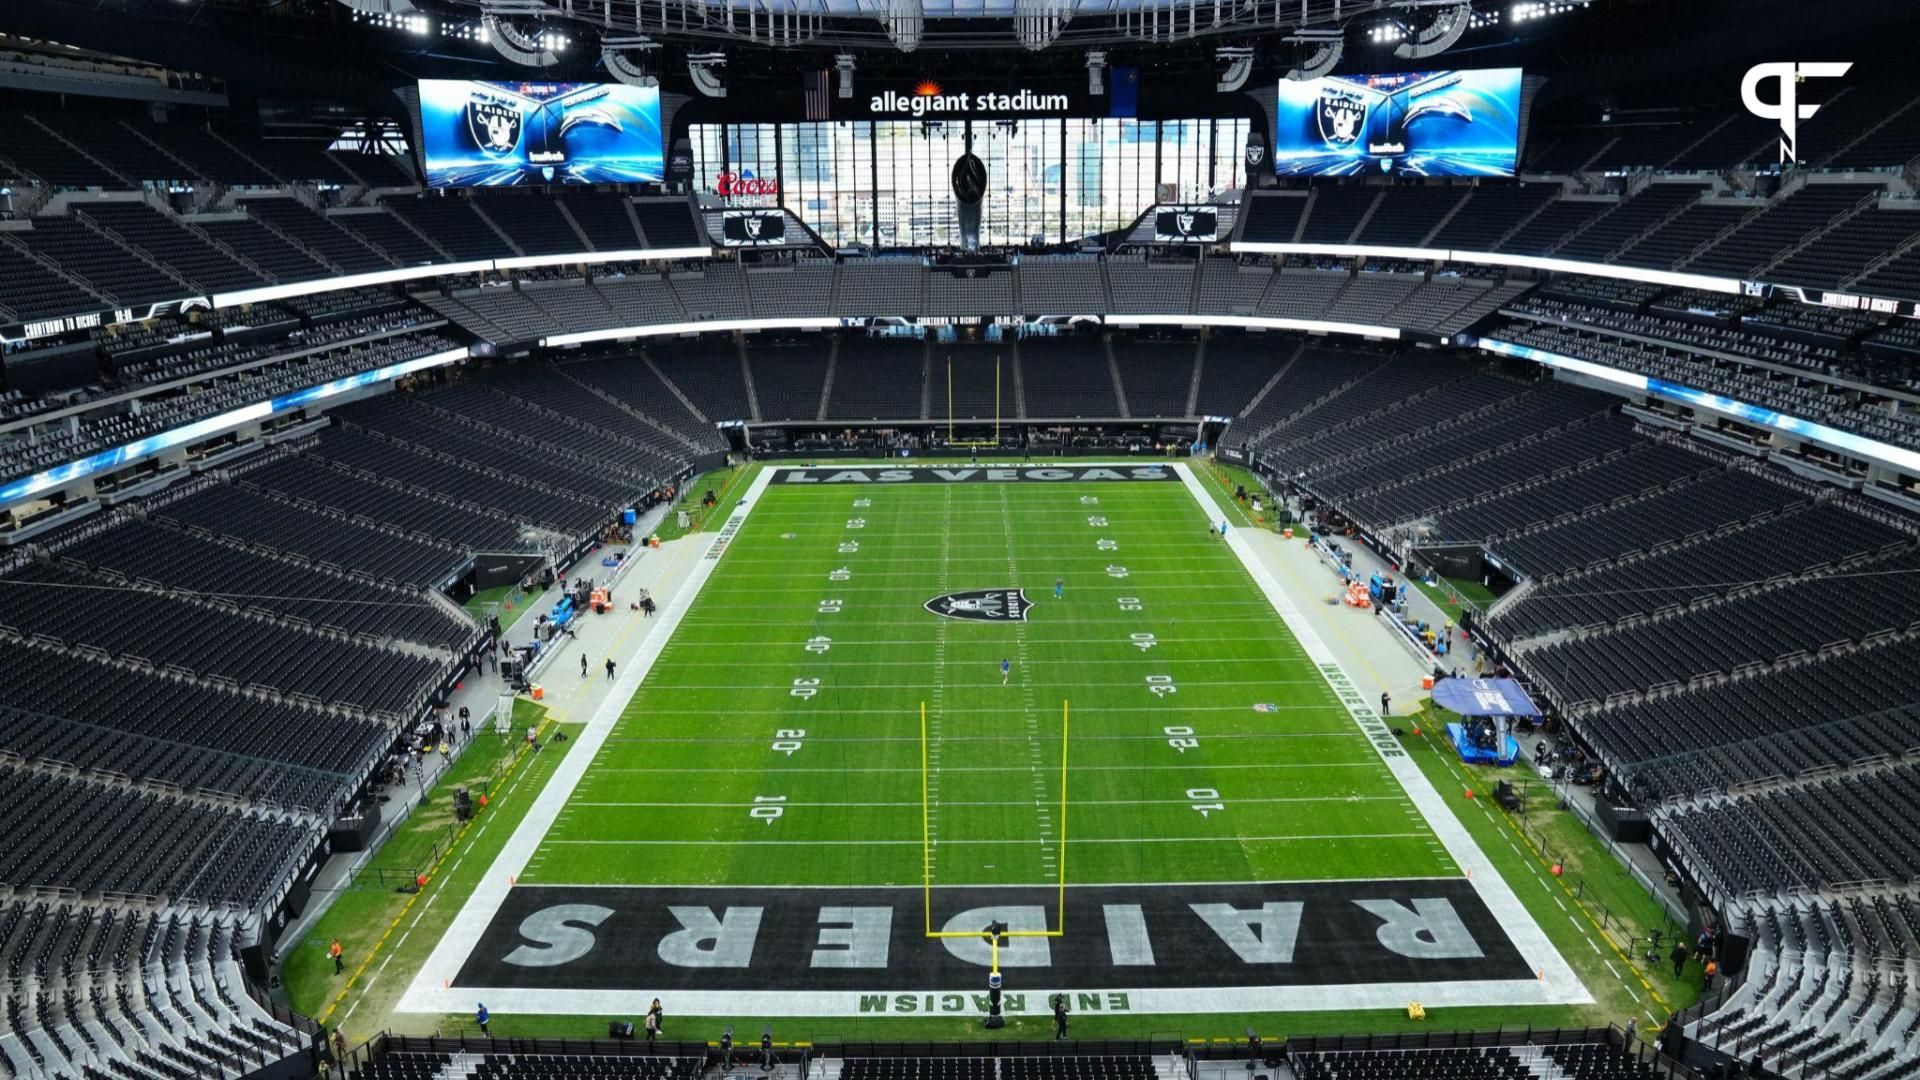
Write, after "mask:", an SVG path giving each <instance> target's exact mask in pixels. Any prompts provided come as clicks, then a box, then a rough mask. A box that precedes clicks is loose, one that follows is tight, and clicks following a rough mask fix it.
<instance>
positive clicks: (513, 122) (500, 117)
mask: <svg viewBox="0 0 1920 1080" xmlns="http://www.w3.org/2000/svg"><path fill="white" fill-rule="evenodd" d="M466 113H467V133H468V134H470V135H472V136H473V141H474V145H476V146H478V147H480V149H482V150H484V151H486V152H487V153H489V154H493V155H495V156H499V155H504V154H511V153H513V148H514V147H516V146H519V145H520V123H521V120H520V109H519V107H518V106H515V105H511V104H508V103H507V102H504V101H497V100H494V99H492V98H488V97H484V96H482V95H480V94H474V95H471V96H470V97H468V98H467V109H466Z"/></svg>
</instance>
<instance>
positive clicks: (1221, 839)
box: [547, 829, 1429, 888]
mask: <svg viewBox="0 0 1920 1080" xmlns="http://www.w3.org/2000/svg"><path fill="white" fill-rule="evenodd" d="M1427 835H1429V834H1428V833H1427V832H1426V830H1424V829H1423V830H1421V831H1419V832H1397V833H1396V832H1363V833H1296V834H1290V835H1287V836H1242V835H1239V834H1235V835H1232V836H1105V837H1091V836H1069V837H1067V843H1069V844H1241V843H1246V842H1248V841H1255V840H1258V841H1273V842H1276V843H1300V842H1303V841H1309V840H1378V839H1382V838H1386V839H1396V840H1399V839H1409V838H1417V837H1423V836H1427ZM1025 842H1026V843H1029V844H1039V845H1052V844H1054V843H1055V841H1053V840H1048V839H1034V840H1028V841H1025ZM547 843H549V844H553V845H561V844H565V845H569V846H573V847H601V846H605V847H674V846H685V847H790V846H797V847H905V846H907V845H912V846H914V847H919V846H920V838H919V837H917V836H916V837H914V838H912V839H911V840H849V839H846V838H844V837H842V838H829V839H825V840H703V839H698V838H694V839H687V840H548V841H547ZM940 843H941V844H943V845H946V846H949V847H950V846H953V845H955V844H970V845H985V846H989V847H1018V846H1019V845H1020V844H1021V843H1022V841H1019V840H999V839H993V838H988V839H982V840H951V839H949V840H942V841H940ZM1308 880H1311V879H1308ZM1047 886H1048V883H1047V882H1044V881H1042V882H1037V883H1036V887H1038V888H1046V887H1047Z"/></svg>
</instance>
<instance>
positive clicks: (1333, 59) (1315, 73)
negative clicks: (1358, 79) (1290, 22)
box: [1284, 28, 1347, 82]
mask: <svg viewBox="0 0 1920 1080" xmlns="http://www.w3.org/2000/svg"><path fill="white" fill-rule="evenodd" d="M1284 40H1285V41H1286V43H1287V44H1288V45H1292V46H1293V47H1295V48H1297V49H1299V50H1301V52H1302V53H1303V54H1304V58H1303V59H1302V60H1301V61H1300V62H1299V63H1297V64H1295V65H1294V66H1293V67H1292V68H1291V69H1289V70H1288V72H1287V78H1289V79H1292V80H1294V81H1296V82H1298V81H1302V80H1306V79H1318V78H1320V77H1321V76H1322V75H1328V74H1331V73H1332V72H1333V69H1334V68H1335V67H1337V66H1339V64H1340V58H1341V56H1343V55H1345V53H1346V51H1347V37H1346V33H1345V32H1344V31H1342V30H1339V29H1326V28H1322V29H1313V30H1298V31H1295V32H1294V33H1292V34H1289V35H1287V37H1286V38H1285V39H1284Z"/></svg>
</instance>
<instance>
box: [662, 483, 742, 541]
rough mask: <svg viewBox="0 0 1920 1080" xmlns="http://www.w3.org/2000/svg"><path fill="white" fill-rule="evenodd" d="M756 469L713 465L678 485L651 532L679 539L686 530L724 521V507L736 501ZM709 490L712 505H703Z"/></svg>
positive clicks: (730, 505)
mask: <svg viewBox="0 0 1920 1080" xmlns="http://www.w3.org/2000/svg"><path fill="white" fill-rule="evenodd" d="M758 469H759V466H757V465H742V466H737V467H732V468H725V469H715V470H713V471H712V472H708V473H702V474H700V475H699V476H696V477H694V478H693V479H692V480H689V481H687V484H686V486H685V487H683V488H681V489H680V497H679V498H678V499H676V500H674V503H673V506H672V507H671V508H669V509H668V511H667V516H666V517H664V518H661V519H660V524H659V526H658V527H656V528H655V529H654V530H653V534H654V535H655V536H658V537H659V538H660V539H661V540H678V539H679V538H681V537H682V536H686V535H688V534H689V533H697V532H701V531H704V530H706V529H711V528H713V527H714V526H715V525H717V524H718V523H720V522H722V521H725V520H726V519H727V515H726V511H727V510H730V509H732V507H733V504H734V503H736V502H738V501H739V499H740V493H741V492H743V491H745V490H746V489H747V484H749V483H751V482H752V480H753V474H754V473H755V472H756V471H758ZM708 491H712V492H713V493H714V495H715V496H717V499H716V500H715V505H714V506H713V508H711V509H709V508H708V507H706V506H704V505H702V503H703V502H704V501H705V498H706V494H707V492H708ZM682 510H684V511H686V513H687V517H688V519H689V520H688V524H687V527H686V528H684V529H683V528H681V527H680V511H682Z"/></svg>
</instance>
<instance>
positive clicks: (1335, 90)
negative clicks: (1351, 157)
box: [1314, 83, 1367, 147]
mask: <svg viewBox="0 0 1920 1080" xmlns="http://www.w3.org/2000/svg"><path fill="white" fill-rule="evenodd" d="M1314 115H1315V116H1316V117H1317V118H1318V119H1319V121H1320V137H1321V138H1322V139H1324V140H1326V143H1327V145H1328V146H1336V147H1347V146H1352V145H1353V144H1354V143H1357V142H1359V141H1360V135H1361V133H1362V132H1364V131H1366V129H1367V99H1366V98H1365V97H1363V96H1362V95H1361V94H1360V93H1359V91H1357V90H1356V89H1354V88H1352V87H1347V86H1341V85H1339V84H1338V83H1328V84H1327V85H1325V86H1322V87H1321V88H1320V107H1319V108H1318V109H1316V110H1314Z"/></svg>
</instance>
